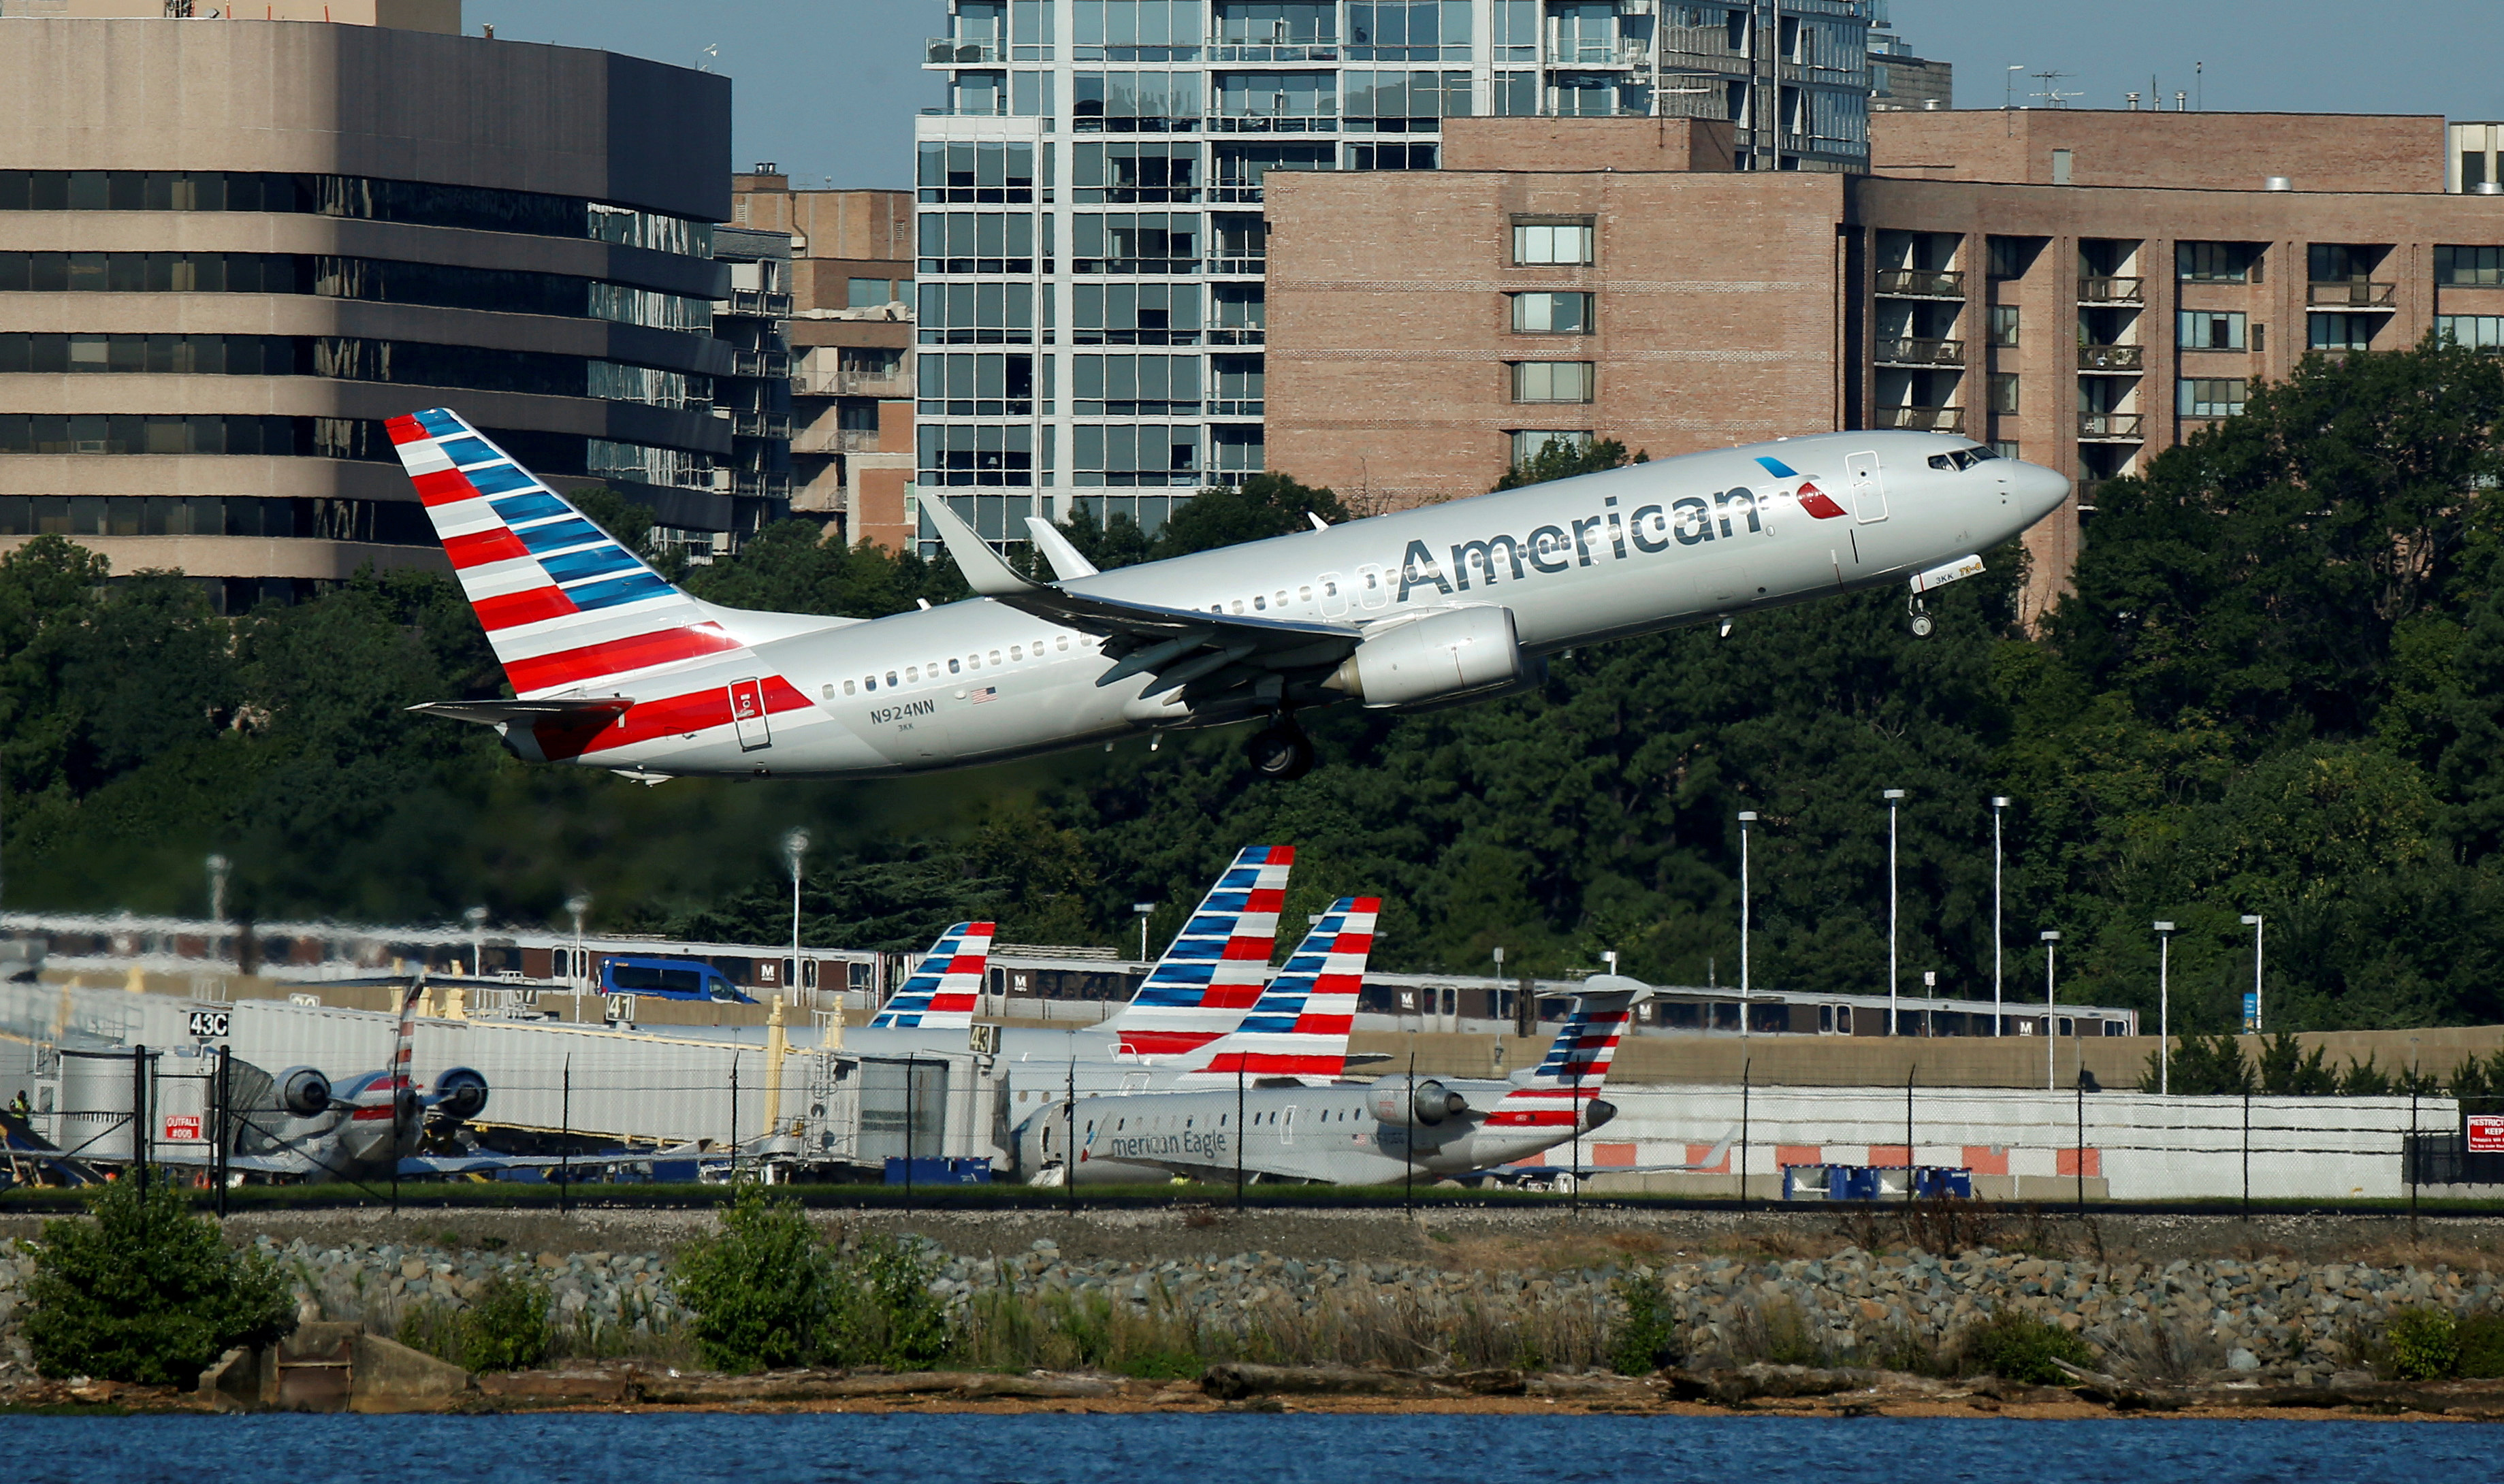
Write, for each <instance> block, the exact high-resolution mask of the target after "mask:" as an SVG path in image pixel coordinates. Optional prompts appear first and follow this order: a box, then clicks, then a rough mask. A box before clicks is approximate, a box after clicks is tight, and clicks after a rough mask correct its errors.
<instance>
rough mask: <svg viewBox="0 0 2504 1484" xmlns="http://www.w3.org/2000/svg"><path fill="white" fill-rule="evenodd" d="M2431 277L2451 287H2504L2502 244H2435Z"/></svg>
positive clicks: (2503, 250)
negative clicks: (2448, 245) (2463, 245)
mask: <svg viewBox="0 0 2504 1484" xmlns="http://www.w3.org/2000/svg"><path fill="white" fill-rule="evenodd" d="M2434 281H2435V282H2436V283H2438V284H2442V285H2444V286H2446V287H2447V288H2454V289H2504V247H2438V248H2436V249H2435V250H2434Z"/></svg>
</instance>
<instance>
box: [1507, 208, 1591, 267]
mask: <svg viewBox="0 0 2504 1484" xmlns="http://www.w3.org/2000/svg"><path fill="white" fill-rule="evenodd" d="M1595 235H1596V231H1595V229H1594V228H1593V226H1592V223H1591V219H1590V218H1588V217H1582V218H1577V219H1572V220H1568V221H1563V222H1523V221H1519V220H1515V221H1514V223H1513V261H1514V262H1516V263H1521V264H1533V263H1577V264H1580V263H1588V262H1590V261H1591V249H1592V246H1593V242H1592V239H1593V238H1594V236H1595Z"/></svg>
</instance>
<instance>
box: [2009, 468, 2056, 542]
mask: <svg viewBox="0 0 2504 1484" xmlns="http://www.w3.org/2000/svg"><path fill="white" fill-rule="evenodd" d="M2009 472H2010V476H2011V477H2010V479H2009V488H2010V489H2011V490H2013V491H2014V492H2015V493H2016V496H2017V505H2018V508H2019V509H2022V510H2024V511H2025V512H2026V523H2027V524H2028V525H2030V526H2031V525H2033V524H2034V522H2036V521H2038V520H2041V519H2042V518H2043V517H2044V516H2047V515H2049V514H2051V513H2052V512H2053V511H2054V510H2057V509H2059V508H2060V507H2061V501H2063V500H2067V499H2069V476H2068V475H2066V474H2063V473H2062V472H2061V471H2060V470H2059V469H2052V468H2045V467H2044V466H2041V465H2039V464H2024V463H2021V464H2019V465H2018V466H2017V467H2016V468H2014V469H2012V470H2010V471H2009Z"/></svg>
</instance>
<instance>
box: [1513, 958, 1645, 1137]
mask: <svg viewBox="0 0 2504 1484" xmlns="http://www.w3.org/2000/svg"><path fill="white" fill-rule="evenodd" d="M1620 984H1622V985H1625V986H1626V987H1624V988H1618V987H1617V985H1620ZM1595 986H1599V987H1595ZM1651 992H1652V990H1651V986H1649V985H1647V984H1641V983H1639V982H1638V981H1635V980H1631V979H1621V978H1618V977H1617V976H1615V975H1600V976H1595V977H1594V978H1592V979H1590V980H1589V981H1587V982H1585V984H1584V985H1583V989H1582V995H1581V997H1580V998H1578V999H1577V1000H1576V1001H1575V1002H1574V1013H1573V1014H1572V1015H1571V1016H1568V1017H1567V1018H1566V1019H1565V1028H1564V1029H1562V1030H1560V1031H1558V1032H1557V1033H1556V1040H1555V1041H1554V1043H1552V1044H1551V1045H1550V1046H1549V1047H1548V1055H1547V1057H1546V1058H1545V1059H1544V1060H1542V1061H1541V1062H1540V1063H1539V1066H1538V1067H1537V1069H1536V1070H1534V1071H1532V1072H1531V1073H1530V1074H1529V1075H1528V1076H1527V1077H1526V1078H1524V1079H1523V1084H1522V1086H1520V1087H1515V1088H1513V1090H1512V1091H1510V1092H1508V1093H1506V1094H1505V1095H1504V1096H1503V1098H1502V1099H1501V1100H1499V1101H1498V1102H1497V1103H1496V1105H1495V1108H1494V1110H1493V1111H1491V1112H1490V1113H1488V1114H1487V1126H1488V1127H1490V1128H1572V1127H1574V1126H1576V1124H1577V1123H1582V1124H1584V1125H1585V1126H1589V1125H1590V1113H1591V1104H1592V1103H1593V1102H1594V1101H1596V1100H1597V1099H1598V1097H1599V1095H1600V1087H1601V1085H1602V1084H1604V1083H1606V1082H1607V1081H1608V1080H1609V1063H1610V1062H1611V1061H1613V1060H1614V1059H1616V1057H1617V1042H1618V1040H1619V1039H1620V1038H1622V1037H1623V1036H1624V1035H1625V1033H1626V1026H1627V1024H1628V1023H1629V1022H1630V1021H1631V1020H1632V1018H1633V1017H1634V1007H1635V1002H1636V1001H1638V1000H1640V999H1642V998H1644V997H1645V996H1646V995H1648V994H1650V993H1651Z"/></svg>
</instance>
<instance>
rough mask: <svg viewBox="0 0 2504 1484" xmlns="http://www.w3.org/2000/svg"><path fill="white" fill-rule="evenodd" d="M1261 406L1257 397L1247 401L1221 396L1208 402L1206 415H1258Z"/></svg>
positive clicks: (1260, 400) (1260, 401)
mask: <svg viewBox="0 0 2504 1484" xmlns="http://www.w3.org/2000/svg"><path fill="white" fill-rule="evenodd" d="M1262 406H1263V402H1262V399H1261V398H1260V397H1253V398H1252V399H1250V400H1249V401H1242V400H1235V401H1229V400H1226V399H1225V398H1222V397H1221V398H1219V399H1218V400H1216V401H1212V402H1210V403H1209V404H1208V415H1209V416H1210V417H1259V416H1261V408H1262Z"/></svg>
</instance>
